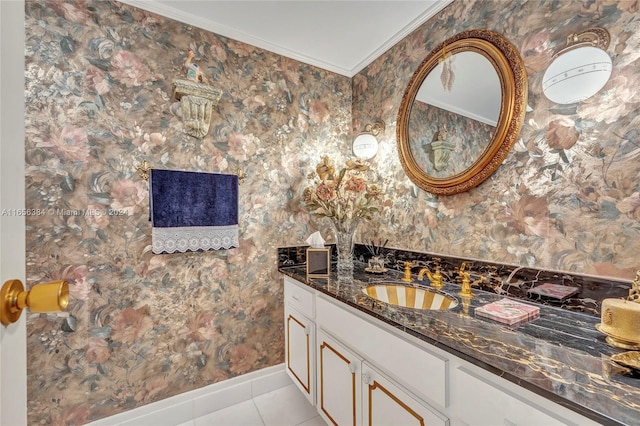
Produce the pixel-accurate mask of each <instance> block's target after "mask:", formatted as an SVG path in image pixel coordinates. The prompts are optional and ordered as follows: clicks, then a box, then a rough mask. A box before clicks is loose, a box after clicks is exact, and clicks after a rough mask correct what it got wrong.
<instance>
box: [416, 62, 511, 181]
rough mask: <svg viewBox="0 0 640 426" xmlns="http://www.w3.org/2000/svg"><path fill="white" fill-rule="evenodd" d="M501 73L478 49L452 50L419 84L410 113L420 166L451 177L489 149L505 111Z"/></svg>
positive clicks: (438, 176) (417, 161) (430, 173)
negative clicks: (502, 105) (502, 113)
mask: <svg viewBox="0 0 640 426" xmlns="http://www.w3.org/2000/svg"><path fill="white" fill-rule="evenodd" d="M501 101H502V94H501V90H500V79H499V78H498V74H497V73H496V70H495V68H494V67H493V65H492V64H491V62H489V60H488V59H487V58H485V57H484V56H483V55H481V54H479V53H476V52H460V53H456V54H455V55H448V56H446V57H445V58H444V59H443V60H441V61H440V62H439V63H438V65H437V66H436V67H435V68H434V69H433V70H432V71H431V72H430V73H429V74H428V75H427V77H426V78H425V80H424V82H423V83H422V85H421V86H420V88H419V89H418V93H417V94H416V98H415V101H414V103H413V106H412V107H411V113H410V117H409V146H410V149H411V153H412V155H413V157H414V158H415V160H416V163H417V164H418V167H420V169H422V170H424V171H425V172H426V173H428V174H429V175H431V176H434V177H437V178H445V177H448V176H452V175H456V174H458V173H461V172H463V171H464V170H465V169H467V168H468V167H470V166H471V165H472V164H473V163H474V162H475V161H476V160H477V159H478V158H479V157H480V156H481V155H482V153H483V152H484V151H485V150H486V148H487V146H488V145H489V142H490V141H491V139H492V138H493V133H494V131H495V126H496V124H497V123H498V118H499V116H500V105H501Z"/></svg>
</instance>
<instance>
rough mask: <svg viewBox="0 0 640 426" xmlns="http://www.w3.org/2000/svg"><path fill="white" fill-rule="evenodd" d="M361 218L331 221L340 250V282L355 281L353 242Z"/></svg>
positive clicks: (338, 249) (348, 282) (337, 247)
mask: <svg viewBox="0 0 640 426" xmlns="http://www.w3.org/2000/svg"><path fill="white" fill-rule="evenodd" d="M358 225H360V220H358V219H356V220H343V221H340V222H335V221H331V228H332V229H333V235H334V237H335V241H336V249H337V251H338V267H337V272H338V282H339V283H341V284H351V283H352V282H353V244H354V239H355V236H356V231H357V230H358Z"/></svg>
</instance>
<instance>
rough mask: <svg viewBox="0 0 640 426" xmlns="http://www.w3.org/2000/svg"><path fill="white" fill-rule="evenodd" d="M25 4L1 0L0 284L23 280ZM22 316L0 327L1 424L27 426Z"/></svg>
mask: <svg viewBox="0 0 640 426" xmlns="http://www.w3.org/2000/svg"><path fill="white" fill-rule="evenodd" d="M24 164H25V161H24V0H0V282H2V283H4V281H6V280H8V279H12V278H17V279H20V280H22V282H24V279H25V275H26V274H25V225H24V224H25V221H24V217H23V216H11V215H7V214H6V212H5V214H1V212H3V211H4V209H22V208H24V206H25V199H24V193H25V187H24ZM25 318H26V316H25V315H22V316H21V318H20V321H18V322H17V323H16V324H12V325H10V326H8V327H2V326H0V384H1V385H0V425H6V426H19V425H26V424H27V353H26V352H27V339H26V335H27V332H26V319H25Z"/></svg>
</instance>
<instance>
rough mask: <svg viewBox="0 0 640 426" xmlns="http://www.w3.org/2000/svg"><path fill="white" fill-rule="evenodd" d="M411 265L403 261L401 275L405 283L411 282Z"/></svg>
mask: <svg viewBox="0 0 640 426" xmlns="http://www.w3.org/2000/svg"><path fill="white" fill-rule="evenodd" d="M412 267H413V263H411V262H409V261H406V262H404V277H402V281H404V282H406V283H411V282H413V279H412V278H411V268H412Z"/></svg>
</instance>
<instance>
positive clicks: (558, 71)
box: [542, 28, 612, 104]
mask: <svg viewBox="0 0 640 426" xmlns="http://www.w3.org/2000/svg"><path fill="white" fill-rule="evenodd" d="M609 41H610V36H609V32H608V31H607V30H605V29H603V28H590V29H588V30H585V31H582V32H580V33H576V34H571V35H570V36H569V37H568V38H567V46H566V47H564V48H563V49H561V50H560V51H559V52H557V53H556V54H555V55H553V62H551V65H549V68H547V70H546V71H545V73H544V76H543V77H542V91H543V92H544V95H545V96H546V97H547V98H548V99H549V100H550V101H553V102H555V103H558V104H573V103H576V102H580V101H583V100H585V99H587V98H590V97H591V96H593V95H595V94H596V93H598V91H599V90H600V89H602V88H603V87H604V85H605V84H606V83H607V81H608V80H609V77H610V76H611V70H612V63H611V57H610V56H609V55H608V54H607V52H606V51H605V50H606V49H607V48H608V47H609Z"/></svg>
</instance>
